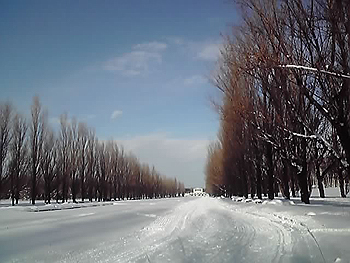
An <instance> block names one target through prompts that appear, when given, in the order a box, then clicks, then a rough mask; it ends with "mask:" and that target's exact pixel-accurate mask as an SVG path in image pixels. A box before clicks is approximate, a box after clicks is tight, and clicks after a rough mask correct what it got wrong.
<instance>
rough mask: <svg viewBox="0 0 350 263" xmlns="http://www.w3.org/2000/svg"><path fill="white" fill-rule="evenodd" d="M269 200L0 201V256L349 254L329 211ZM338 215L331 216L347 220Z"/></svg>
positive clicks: (94, 258) (183, 258) (292, 258)
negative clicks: (51, 206)
mask: <svg viewBox="0 0 350 263" xmlns="http://www.w3.org/2000/svg"><path fill="white" fill-rule="evenodd" d="M276 204H277V205H273V204H254V203H249V204H248V203H237V202H232V201H231V200H230V199H225V200H221V199H214V198H178V199H162V200H144V201H127V202H116V203H115V205H109V206H103V207H91V208H81V209H71V210H62V211H49V212H28V211H27V210H24V209H11V208H8V209H0V262H335V261H336V260H338V261H337V262H348V261H347V259H348V258H350V257H348V256H350V251H349V249H348V250H347V245H344V244H343V246H342V245H339V246H335V244H334V243H333V241H334V242H336V241H337V240H338V241H339V242H342V243H345V244H346V242H347V241H348V242H347V244H349V242H350V231H348V232H347V230H346V228H339V226H337V227H338V228H337V229H338V230H339V231H334V230H335V229H336V227H335V226H332V227H331V226H330V225H328V226H329V227H328V226H327V225H325V224H331V222H333V223H334V221H332V220H330V218H329V216H332V215H334V213H336V211H333V210H329V209H326V210H327V211H328V213H329V214H325V209H323V208H322V207H321V206H317V205H315V206H302V205H300V206H297V205H295V206H294V205H293V206H292V205H282V204H279V203H278V202H277V203H276ZM310 209H311V210H312V211H315V212H310V211H311V210H310ZM335 209H337V208H335ZM339 209H340V210H339V211H342V210H341V209H342V208H339ZM337 211H338V210H337ZM322 213H323V214H322ZM318 214H322V216H323V217H324V218H323V217H322V216H321V217H320V218H321V219H320V220H321V221H319V220H318V219H317V220H315V219H316V218H318V216H316V215H318ZM344 215H345V216H344V217H342V216H341V215H339V214H338V215H337V218H340V219H339V220H340V221H338V223H340V224H341V222H342V220H344V222H345V223H346V221H347V225H349V218H350V216H349V215H348V214H347V213H346V212H345V214H344ZM327 220H328V221H329V223H327V222H328V221H327ZM325 233H326V234H327V238H324V237H325V236H324V235H325ZM332 240H333V241H332ZM332 243H333V246H334V247H333V248H332Z"/></svg>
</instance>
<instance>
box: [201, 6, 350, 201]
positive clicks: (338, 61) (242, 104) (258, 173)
mask: <svg viewBox="0 0 350 263" xmlns="http://www.w3.org/2000/svg"><path fill="white" fill-rule="evenodd" d="M236 6H237V8H238V9H239V10H240V11H241V14H242V19H241V21H242V22H241V24H240V25H238V26H236V27H234V28H232V34H231V35H229V36H226V37H225V41H224V42H225V43H224V47H223V49H222V52H221V59H220V61H219V66H218V69H217V71H216V73H215V76H214V80H213V83H214V85H215V87H216V88H217V89H219V90H220V91H221V93H222V101H221V102H220V103H216V106H217V109H218V112H219V114H220V130H219V133H218V139H217V141H216V142H214V143H212V145H210V147H209V150H208V158H207V164H206V188H207V189H208V191H210V192H211V193H213V194H220V195H227V196H231V195H240V196H246V197H248V195H249V194H250V195H251V196H252V197H254V196H257V197H258V198H262V196H263V195H265V196H268V198H270V199H273V198H274V196H276V195H277V194H278V193H279V192H280V193H282V195H283V196H284V197H285V198H287V199H289V198H290V196H291V195H292V196H294V197H295V196H296V195H297V192H298V191H299V192H300V195H301V201H303V202H305V203H309V202H310V200H309V197H310V194H311V191H312V187H313V185H317V187H318V189H319V193H320V196H321V197H325V193H324V184H327V185H338V186H339V188H340V194H341V196H342V197H345V196H346V194H347V192H348V191H349V163H350V7H349V4H348V1H342V0H307V1H302V0H272V1H264V0H245V1H236Z"/></svg>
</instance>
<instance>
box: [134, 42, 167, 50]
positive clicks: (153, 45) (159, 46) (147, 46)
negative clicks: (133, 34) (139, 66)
mask: <svg viewBox="0 0 350 263" xmlns="http://www.w3.org/2000/svg"><path fill="white" fill-rule="evenodd" d="M166 48H167V44H165V43H162V42H157V41H153V42H148V43H141V44H137V45H134V46H133V49H136V50H146V51H152V52H155V51H163V50H165V49H166Z"/></svg>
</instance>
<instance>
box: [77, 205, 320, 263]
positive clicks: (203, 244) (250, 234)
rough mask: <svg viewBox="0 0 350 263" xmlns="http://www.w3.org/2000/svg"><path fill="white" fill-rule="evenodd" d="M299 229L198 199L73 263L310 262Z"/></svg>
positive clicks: (311, 251)
mask: <svg viewBox="0 0 350 263" xmlns="http://www.w3.org/2000/svg"><path fill="white" fill-rule="evenodd" d="M297 225H298V224H297V222H295V221H293V220H290V221H288V220H285V219H284V218H279V217H278V215H271V214H263V213H259V214H258V213H256V212H252V211H249V210H247V209H244V208H243V209H242V207H241V208H239V207H238V206H234V205H229V204H227V203H225V202H223V201H221V200H218V199H213V198H198V199H194V200H193V201H189V202H186V203H183V204H180V205H179V206H178V207H177V208H175V209H174V210H173V211H171V212H170V213H168V214H166V215H164V216H160V217H157V218H156V219H155V220H154V221H153V222H152V223H151V224H150V225H148V226H147V227H145V228H143V229H142V230H140V231H138V232H136V233H134V234H133V235H130V236H128V237H126V238H123V239H120V240H119V241H116V242H113V243H110V244H101V245H100V246H98V247H96V248H94V249H92V250H89V251H87V252H86V253H84V254H82V255H78V256H76V257H74V258H73V261H79V262H152V263H153V262H300V261H303V262H309V261H310V257H309V256H310V254H312V255H313V254H314V247H313V246H311V245H309V243H310V238H309V236H308V234H307V233H306V231H305V230H304V229H302V228H301V227H297ZM311 242H312V241H311ZM296 244H299V245H297V246H296ZM311 259H312V258H311ZM317 259H319V258H317V257H314V258H313V260H312V261H317ZM319 262H320V261H319Z"/></svg>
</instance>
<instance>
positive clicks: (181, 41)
mask: <svg viewBox="0 0 350 263" xmlns="http://www.w3.org/2000/svg"><path fill="white" fill-rule="evenodd" d="M166 40H167V41H168V42H169V43H171V44H175V45H178V46H181V45H184V44H185V40H184V39H183V38H182V37H176V36H172V37H167V38H166Z"/></svg>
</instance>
